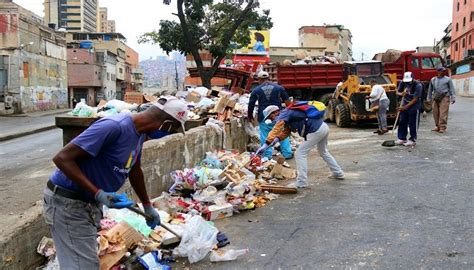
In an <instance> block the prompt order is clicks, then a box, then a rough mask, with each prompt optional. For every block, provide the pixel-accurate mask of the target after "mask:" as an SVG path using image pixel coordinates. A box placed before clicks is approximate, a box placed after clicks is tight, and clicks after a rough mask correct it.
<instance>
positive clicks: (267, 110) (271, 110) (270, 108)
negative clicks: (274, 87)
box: [263, 105, 280, 120]
mask: <svg viewBox="0 0 474 270" xmlns="http://www.w3.org/2000/svg"><path fill="white" fill-rule="evenodd" d="M278 110H280V108H278V106H276V105H270V106H268V107H266V108H265V110H263V120H267V118H268V117H269V116H270V114H272V113H274V112H276V111H278Z"/></svg>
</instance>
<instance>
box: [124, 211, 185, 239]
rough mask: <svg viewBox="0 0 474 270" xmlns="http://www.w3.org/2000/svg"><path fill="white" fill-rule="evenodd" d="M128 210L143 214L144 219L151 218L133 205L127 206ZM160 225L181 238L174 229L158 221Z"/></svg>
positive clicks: (151, 218)
mask: <svg viewBox="0 0 474 270" xmlns="http://www.w3.org/2000/svg"><path fill="white" fill-rule="evenodd" d="M127 209H128V210H130V211H132V212H135V213H137V214H139V215H140V216H143V217H144V218H145V219H146V220H153V217H152V216H150V215H148V214H145V212H143V211H142V210H140V209H138V208H135V207H133V206H130V207H127ZM160 226H161V227H162V228H163V229H165V230H167V231H169V232H170V233H172V234H174V235H175V236H176V237H178V239H179V240H181V236H179V235H178V234H177V233H176V232H175V231H173V230H172V229H171V228H170V227H168V226H167V225H165V224H163V223H160Z"/></svg>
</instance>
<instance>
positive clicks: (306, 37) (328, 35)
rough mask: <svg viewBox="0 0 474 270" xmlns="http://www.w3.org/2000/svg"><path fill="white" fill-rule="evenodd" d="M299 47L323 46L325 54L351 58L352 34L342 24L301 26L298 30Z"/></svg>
mask: <svg viewBox="0 0 474 270" xmlns="http://www.w3.org/2000/svg"><path fill="white" fill-rule="evenodd" d="M298 45H299V46H300V47H324V48H326V51H325V55H326V56H334V57H336V58H338V59H339V60H341V61H350V60H352V34H351V32H350V30H349V29H346V28H344V26H342V25H323V26H302V27H300V28H299V30H298Z"/></svg>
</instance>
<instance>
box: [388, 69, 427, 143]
mask: <svg viewBox="0 0 474 270" xmlns="http://www.w3.org/2000/svg"><path fill="white" fill-rule="evenodd" d="M397 95H398V96H401V97H402V101H401V102H402V104H401V106H400V108H399V111H400V112H399V113H400V124H399V126H398V140H396V141H395V143H396V144H398V145H404V146H415V144H416V140H417V131H418V124H419V121H420V108H421V97H422V95H423V86H422V85H421V83H420V82H418V81H416V80H414V79H413V74H412V73H411V72H405V74H403V82H401V83H400V84H399V86H398V91H397ZM408 128H409V129H410V138H409V139H408V140H407V135H408Z"/></svg>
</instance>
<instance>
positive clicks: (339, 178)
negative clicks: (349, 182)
mask: <svg viewBox="0 0 474 270" xmlns="http://www.w3.org/2000/svg"><path fill="white" fill-rule="evenodd" d="M328 178H329V179H335V180H344V174H343V173H342V174H331V175H330V176H328Z"/></svg>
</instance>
